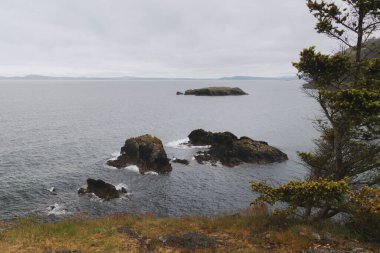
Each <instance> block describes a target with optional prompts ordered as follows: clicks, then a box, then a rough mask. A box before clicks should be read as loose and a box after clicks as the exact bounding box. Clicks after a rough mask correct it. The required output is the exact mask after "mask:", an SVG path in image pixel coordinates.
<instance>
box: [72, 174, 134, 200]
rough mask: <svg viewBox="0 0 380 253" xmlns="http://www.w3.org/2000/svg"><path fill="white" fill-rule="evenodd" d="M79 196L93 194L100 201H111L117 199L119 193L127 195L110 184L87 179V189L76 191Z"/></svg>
mask: <svg viewBox="0 0 380 253" xmlns="http://www.w3.org/2000/svg"><path fill="white" fill-rule="evenodd" d="M78 193H79V194H85V193H93V194H95V195H96V196H98V197H99V198H101V199H104V200H111V199H114V198H119V197H120V194H121V193H127V190H126V189H125V188H121V189H120V190H118V189H116V187H115V186H114V185H112V184H109V183H106V182H104V181H103V180H100V179H99V180H95V179H91V178H89V179H87V188H80V189H79V190H78Z"/></svg>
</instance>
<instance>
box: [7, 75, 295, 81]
mask: <svg viewBox="0 0 380 253" xmlns="http://www.w3.org/2000/svg"><path fill="white" fill-rule="evenodd" d="M297 79H298V78H297V77H296V76H280V77H255V76H232V77H221V78H167V77H130V76H122V77H54V76H42V75H27V76H13V77H4V76H0V81H2V80H5V81H8V80H16V81H18V80H20V81H45V80H46V81H51V80H57V81H202V80H206V81H208V80H210V81H211V80H212V81H266V80H283V81H291V80H297Z"/></svg>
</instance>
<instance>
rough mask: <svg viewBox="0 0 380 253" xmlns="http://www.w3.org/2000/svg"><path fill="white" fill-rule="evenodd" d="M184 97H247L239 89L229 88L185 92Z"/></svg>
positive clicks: (209, 88)
mask: <svg viewBox="0 0 380 253" xmlns="http://www.w3.org/2000/svg"><path fill="white" fill-rule="evenodd" d="M185 95H195V96H238V95H248V94H247V93H245V92H244V91H243V90H242V89H240V88H237V87H235V88H231V87H207V88H201V89H191V90H186V91H185Z"/></svg>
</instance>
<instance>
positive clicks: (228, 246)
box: [0, 207, 379, 253]
mask: <svg viewBox="0 0 380 253" xmlns="http://www.w3.org/2000/svg"><path fill="white" fill-rule="evenodd" d="M2 229H5V230H3V231H2V232H0V252H4V253H10V252H17V253H29V252H38V253H39V252H41V253H43V252H45V253H48V252H49V253H87V252H102V253H103V252H131V253H133V252H244V253H248V252H252V253H259V252H260V253H272V252H275V253H290V252H315V253H317V252H320V253H322V252H338V253H343V252H344V253H347V252H348V253H350V252H352V253H354V252H356V253H357V252H378V246H379V245H378V244H375V243H371V242H363V241H362V240H363V237H362V235H361V234H357V233H354V232H353V231H352V230H349V229H347V228H346V227H344V226H341V225H338V224H331V223H329V222H299V221H297V222H296V221H294V220H292V219H288V218H286V217H283V216H271V215H268V214H266V209H265V208H264V209H263V208H261V207H260V208H256V207H255V208H250V209H247V210H245V211H242V212H240V213H238V214H235V215H224V216H218V217H212V218H210V217H199V216H194V217H181V218H157V217H155V216H154V215H152V214H145V215H132V214H114V215H111V216H107V217H103V218H91V217H86V216H81V217H72V218H67V219H64V220H61V221H58V222H49V223H47V222H42V221H39V220H38V219H36V218H23V219H19V220H16V221H13V222H12V223H4V224H1V223H0V231H1V230H2Z"/></svg>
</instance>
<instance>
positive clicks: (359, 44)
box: [354, 5, 365, 86]
mask: <svg viewBox="0 0 380 253" xmlns="http://www.w3.org/2000/svg"><path fill="white" fill-rule="evenodd" d="M363 8H364V7H363V6H361V5H359V11H358V13H359V17H358V28H357V33H358V38H357V41H356V56H355V61H356V70H355V77H354V84H355V86H356V85H357V84H358V81H359V79H360V77H361V74H360V72H361V70H360V68H361V67H360V62H361V60H362V46H363V21H364V15H365V14H364V10H363Z"/></svg>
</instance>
